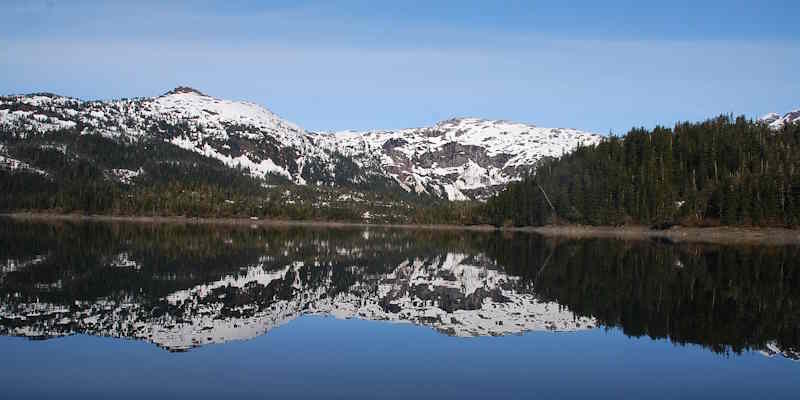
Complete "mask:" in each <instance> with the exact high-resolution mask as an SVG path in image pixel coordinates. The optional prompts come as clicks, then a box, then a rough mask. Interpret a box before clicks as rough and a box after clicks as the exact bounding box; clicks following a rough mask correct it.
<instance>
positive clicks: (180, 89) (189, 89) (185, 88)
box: [164, 86, 207, 97]
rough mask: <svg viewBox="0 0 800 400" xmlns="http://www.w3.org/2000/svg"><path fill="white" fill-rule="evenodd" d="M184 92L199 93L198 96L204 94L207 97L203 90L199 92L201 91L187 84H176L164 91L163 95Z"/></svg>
mask: <svg viewBox="0 0 800 400" xmlns="http://www.w3.org/2000/svg"><path fill="white" fill-rule="evenodd" d="M186 93H188V94H196V95H199V96H206V97H207V95H206V94H205V93H203V92H201V91H199V90H197V89H195V88H192V87H189V86H178V87H176V88H175V89H172V90H170V91H169V92H167V93H164V96H169V95H171V94H186Z"/></svg>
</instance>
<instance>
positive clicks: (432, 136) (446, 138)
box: [315, 118, 601, 200]
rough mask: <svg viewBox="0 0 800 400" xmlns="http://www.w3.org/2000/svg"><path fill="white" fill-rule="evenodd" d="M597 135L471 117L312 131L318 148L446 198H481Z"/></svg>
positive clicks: (410, 187)
mask: <svg viewBox="0 0 800 400" xmlns="http://www.w3.org/2000/svg"><path fill="white" fill-rule="evenodd" d="M600 139H601V137H600V136H599V135H596V134H590V133H585V132H581V131H577V130H574V129H550V128H539V127H536V126H533V125H526V124H520V123H513V122H507V121H491V120H481V119H475V118H456V119H450V120H447V121H442V122H439V123H437V124H435V125H434V126H431V127H424V128H414V129H401V130H387V131H367V132H353V131H346V132H337V133H327V134H317V135H316V136H315V141H316V142H317V143H319V144H320V145H321V146H322V147H324V148H328V149H332V150H334V151H336V152H339V153H342V154H344V155H346V156H348V157H351V158H352V159H353V160H354V161H355V162H356V163H357V164H359V165H364V166H367V165H369V166H371V168H372V169H378V170H380V171H381V172H382V174H384V175H387V176H389V177H391V178H392V179H394V180H395V181H396V182H398V183H399V184H400V186H401V187H402V188H403V189H405V190H407V191H413V192H416V193H431V194H434V195H436V196H440V197H446V198H447V199H449V200H467V199H470V198H485V197H487V196H488V195H490V194H492V193H494V192H496V191H497V190H499V189H500V188H502V187H504V186H505V185H506V184H508V183H509V182H510V181H514V180H520V179H522V177H524V176H525V175H526V174H527V173H528V172H530V170H531V167H532V166H534V165H536V164H537V163H538V162H539V161H540V160H542V159H543V158H546V157H560V156H561V155H563V154H565V153H569V152H571V151H572V150H573V149H575V148H576V147H578V146H581V145H594V144H597V143H598V142H599V141H600Z"/></svg>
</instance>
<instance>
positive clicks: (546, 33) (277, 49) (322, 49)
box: [0, 0, 800, 134]
mask: <svg viewBox="0 0 800 400" xmlns="http://www.w3.org/2000/svg"><path fill="white" fill-rule="evenodd" d="M133 3H134V2H127V1H126V2H114V1H80V0H76V1H57V0H27V1H16V0H0V94H18V93H31V92H42V91H46V92H53V93H58V94H62V95H67V96H72V97H78V98H82V99H112V98H121V97H146V96H157V95H160V94H163V93H165V92H167V91H169V90H170V89H172V88H174V87H176V86H179V85H186V86H191V87H194V88H196V89H198V90H200V91H202V92H204V93H207V94H209V95H212V96H214V97H219V98H226V99H234V100H247V101H252V102H255V103H258V104H261V105H264V106H266V107H267V108H269V109H271V110H272V111H273V112H275V113H277V114H278V115H280V116H282V117H284V118H286V119H288V120H290V121H293V122H295V123H297V124H299V125H301V126H303V127H304V128H306V129H308V130H344V129H359V130H362V129H388V128H403V127H417V126H425V125H430V124H433V123H435V122H436V121H439V120H443V119H447V118H451V117H480V118H488V119H506V120H513V121H520V122H527V123H532V124H535V125H538V126H543V127H568V128H577V129H583V130H588V131H593V132H598V133H603V134H607V133H609V132H613V133H615V134H622V133H625V132H626V131H627V130H628V129H629V128H631V127H634V126H644V127H653V126H655V125H657V124H661V125H667V126H671V125H672V124H674V123H675V122H677V121H686V120H689V121H696V120H702V119H705V118H708V117H712V116H715V115H719V114H722V113H725V114H735V115H739V114H744V115H747V116H749V117H757V116H759V115H761V114H764V113H766V112H771V111H775V112H779V113H784V112H788V111H790V110H792V109H797V108H800V80H798V79H797V75H798V74H800V23H799V22H798V21H800V2H798V1H796V0H795V1H740V0H727V1H683V0H675V1H670V2H666V1H660V2H645V1H614V0H608V1H603V2H598V1H560V2H554V1H514V0H508V1H504V2H491V1H472V0H460V1H449V0H443V1H401V0H397V1H355V0H354V1H303V0H296V1H258V2H256V1H235V0H229V1H220V2H214V1H194V2H181V1H171V2H162V1H147V0H144V1H142V0H140V1H138V2H136V3H135V4H133ZM649 3H656V4H649Z"/></svg>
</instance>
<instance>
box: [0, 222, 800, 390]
mask: <svg viewBox="0 0 800 400" xmlns="http://www.w3.org/2000/svg"><path fill="white" fill-rule="evenodd" d="M0 360H3V363H2V365H1V366H0V398H8V399H28V398H32V399H34V398H55V397H58V398H74V399H86V398H131V399H142V398H176V397H190V398H196V399H201V398H229V397H231V396H239V397H241V398H279V399H282V398H320V397H325V398H532V397H536V398H585V397H593V398H678V397H681V398H772V399H774V398H792V399H795V398H798V396H800V362H798V360H800V248H798V247H726V246H716V245H715V246H709V245H690V244H673V243H664V242H654V241H641V242H625V241H616V240H600V239H592V240H565V239H560V240H554V239H545V238H542V237H539V236H536V235H530V234H498V233H477V232H413V231H403V230H382V229H369V230H363V229H310V228H303V229H301V228H263V227H260V228H254V227H208V226H179V225H158V226H154V225H135V224H130V225H125V224H98V223H80V224H79V223H54V224H44V223H20V222H11V221H7V220H0Z"/></svg>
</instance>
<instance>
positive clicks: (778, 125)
mask: <svg viewBox="0 0 800 400" xmlns="http://www.w3.org/2000/svg"><path fill="white" fill-rule="evenodd" d="M758 120H759V121H760V122H763V123H765V124H767V125H769V127H770V129H772V130H775V131H779V130H781V129H783V127H785V126H786V125H789V124H796V123H800V109H797V110H794V111H791V112H788V113H786V114H784V115H783V116H782V117H781V115H780V114H778V113H774V112H773V113H769V114H765V115H763V116H761V117H760V118H759V119H758Z"/></svg>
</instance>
